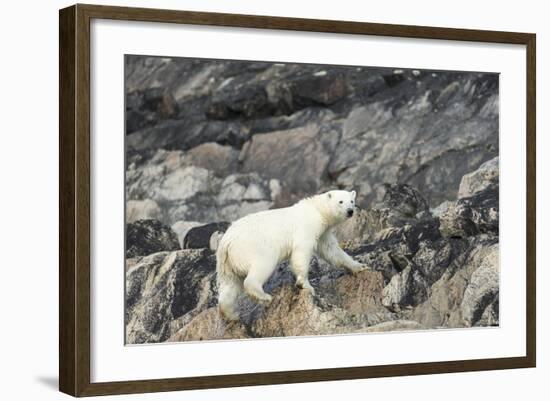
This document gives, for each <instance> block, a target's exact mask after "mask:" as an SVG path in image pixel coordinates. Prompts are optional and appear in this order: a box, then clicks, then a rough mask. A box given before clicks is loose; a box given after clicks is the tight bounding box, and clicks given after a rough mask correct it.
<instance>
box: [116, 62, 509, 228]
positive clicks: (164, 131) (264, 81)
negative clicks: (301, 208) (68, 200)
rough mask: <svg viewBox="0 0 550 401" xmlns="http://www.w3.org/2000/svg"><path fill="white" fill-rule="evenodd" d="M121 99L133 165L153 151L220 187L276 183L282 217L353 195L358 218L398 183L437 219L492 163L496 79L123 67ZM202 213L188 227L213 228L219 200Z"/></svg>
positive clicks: (199, 65) (332, 70)
mask: <svg viewBox="0 0 550 401" xmlns="http://www.w3.org/2000/svg"><path fill="white" fill-rule="evenodd" d="M126 91H127V99H126V104H127V127H128V134H129V135H127V150H128V153H129V154H132V155H138V156H139V157H140V158H141V160H142V161H143V163H146V164H150V162H151V160H152V158H154V157H155V156H154V155H155V153H156V152H158V151H159V150H163V151H177V152H182V153H183V154H187V153H189V154H195V156H193V158H189V160H188V161H186V162H185V163H187V165H189V166H194V167H200V168H204V169H206V170H208V172H211V173H213V174H215V175H216V176H217V177H220V178H222V179H223V178H225V177H227V176H229V175H231V174H242V173H257V174H259V175H260V177H261V179H262V180H264V181H269V180H272V179H277V180H278V181H279V182H280V184H281V187H284V188H285V189H286V191H285V193H284V196H283V197H281V198H280V199H279V201H278V202H277V205H278V206H287V205H289V204H291V203H293V202H294V201H296V200H297V199H299V198H301V197H303V196H304V195H305V194H307V195H310V194H311V193H318V192H322V191H324V190H327V189H333V188H347V189H352V188H353V189H355V190H357V191H358V193H359V194H360V197H359V198H358V202H359V206H361V207H364V208H365V207H370V205H371V204H372V203H373V202H374V203H376V202H380V201H382V196H383V194H384V193H385V190H384V188H383V186H382V184H383V183H401V184H408V185H410V186H412V187H414V188H416V189H417V190H418V191H419V192H420V193H421V194H422V195H423V198H424V199H425V200H426V202H427V204H428V206H429V207H435V206H437V205H439V204H440V203H441V202H443V201H453V200H455V199H456V197H457V189H458V188H459V184H460V182H461V179H462V177H463V176H465V175H466V174H468V173H470V172H472V171H474V170H476V169H477V168H478V167H479V166H480V165H481V164H483V163H484V162H486V161H488V160H490V159H493V158H494V157H496V156H497V155H498V109H499V106H498V105H499V93H498V75H497V74H485V73H465V72H442V71H425V70H422V71H419V70H405V69H402V70H401V69H400V70H396V69H391V68H370V67H346V66H322V65H304V64H281V63H264V62H245V61H220V60H193V59H184V58H159V57H141V56H128V57H127V58H126ZM205 145H208V146H207V147H206V148H204V146H205ZM216 145H220V146H222V148H216V147H215V146H216ZM201 146H202V147H203V148H201ZM197 148H198V149H197ZM218 158H219V160H220V165H219V166H217V165H216V163H215V161H216V160H217V159H218ZM130 159H131V158H128V165H127V169H130V168H131V165H132V163H131V161H130ZM159 167H161V168H164V171H166V172H169V171H171V169H172V166H170V165H163V164H160V165H159ZM163 174H167V173H163V172H162V170H161V171H158V172H157V178H159V179H162V176H163ZM133 177H134V175H132V174H129V175H128V177H127V181H128V185H135V184H136V183H135V182H134V178H133ZM207 177H208V174H205V175H204V177H203V178H201V180H208V178H207ZM203 185H204V186H207V185H208V184H207V183H204V184H203ZM467 185H475V183H472V184H468V183H465V186H464V190H465V191H467V189H466V186H467ZM472 188H473V187H472ZM144 190H145V189H144ZM208 198H209V199H208ZM141 199H143V198H139V197H130V198H129V199H128V200H141ZM149 199H151V200H153V201H155V202H157V203H158V204H159V206H160V207H161V208H162V215H163V216H171V215H172V216H174V215H179V216H178V217H177V218H178V219H181V218H182V216H181V213H176V212H175V211H173V210H172V209H174V208H178V207H179V206H177V205H171V204H167V203H163V202H162V201H160V202H159V199H157V198H155V197H150V198H149ZM203 201H204V202H203V203H202V205H204V206H198V205H197V206H198V208H199V209H203V210H197V209H195V211H196V212H197V213H198V215H199V216H200V217H195V218H192V217H191V218H192V219H193V220H195V221H196V220H200V221H203V222H205V223H211V222H216V221H217V219H218V218H217V217H216V216H214V215H213V214H212V213H211V212H210V211H208V210H207V209H211V208H212V207H213V206H212V205H213V204H214V203H215V200H214V195H213V194H212V193H208V191H207V193H206V194H205V196H204V198H203ZM235 218H236V216H230V217H229V220H234V219H235ZM174 222H175V221H173V220H171V219H170V218H169V217H168V218H167V220H166V223H167V224H169V225H171V224H173V223H174Z"/></svg>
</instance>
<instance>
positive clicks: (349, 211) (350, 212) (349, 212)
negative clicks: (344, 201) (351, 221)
mask: <svg viewBox="0 0 550 401" xmlns="http://www.w3.org/2000/svg"><path fill="white" fill-rule="evenodd" d="M351 216H353V209H348V217H351Z"/></svg>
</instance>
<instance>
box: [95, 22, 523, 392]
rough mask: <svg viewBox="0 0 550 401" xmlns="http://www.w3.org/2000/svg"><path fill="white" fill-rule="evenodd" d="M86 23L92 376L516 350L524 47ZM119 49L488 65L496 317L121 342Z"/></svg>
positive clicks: (519, 340)
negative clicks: (362, 329)
mask: <svg viewBox="0 0 550 401" xmlns="http://www.w3.org/2000/svg"><path fill="white" fill-rule="evenodd" d="M91 32H92V54H91V62H92V76H91V82H92V87H91V89H92V94H91V104H92V123H91V126H92V134H91V137H92V162H91V166H92V171H93V174H92V188H91V194H92V195H91V196H92V214H91V217H92V225H91V228H92V236H91V238H92V259H91V261H92V265H91V269H92V288H91V293H92V308H91V312H92V326H91V330H92V336H91V338H92V369H91V380H92V381H93V382H105V381H120V380H136V379H159V378H167V377H184V376H201V375H204V376H209V375H220V374H233V373H249V372H267V371H284V370H303V369H315V368H328V367H346V366H368V365H385V364H396V363H414V362H430V361H442V360H460V359H482V358H499V357H513V356H524V355H525V273H524V271H523V269H520V268H518V266H522V265H524V264H525V246H524V245H525V243H524V242H523V241H522V242H521V244H518V238H524V237H525V210H526V209H525V164H526V163H525V93H526V89H525V57H526V53H525V46H517V45H494V44H481V43H476V44H472V43H465V42H458V43H457V42H450V41H435V40H431V41H427V40H414V39H406V40H404V39H392V38H379V37H378V38H377V37H358V36H352V35H334V34H332V35H331V34H324V35H320V34H312V33H305V34H304V33H302V34H299V33H289V32H283V31H262V30H250V29H249V30H246V29H239V28H212V27H193V26H191V27H189V26H181V25H174V24H151V23H139V22H137V23H136V22H120V21H110V20H99V21H94V22H92V27H91ZM222 35H223V36H222ZM220 37H223V42H221V41H220V40H219V38H220ZM182 43H185V46H182V45H181V44H182ZM327 50H328V51H327ZM127 53H130V54H148V55H151V54H154V55H160V56H162V55H172V56H177V55H179V56H186V57H212V58H235V59H243V60H250V59H256V60H268V61H295V62H315V63H320V64H328V63H336V62H337V63H341V64H347V65H367V66H370V65H378V66H393V67H414V68H432V69H437V70H439V69H441V70H452V69H456V70H470V71H498V72H499V73H500V77H499V78H500V87H499V92H500V94H501V96H500V148H499V160H500V170H501V171H500V183H501V184H500V188H501V194H500V198H501V201H500V232H501V234H500V238H499V241H500V253H501V281H500V310H501V316H500V322H501V326H500V328H498V329H494V328H493V329H490V328H484V329H469V330H443V331H442V330H439V331H437V332H435V331H424V332H416V333H391V334H387V333H386V334H378V335H365V334H356V335H348V336H341V335H340V336H323V337H321V336H317V337H313V338H305V337H302V338H293V339H290V338H284V339H281V338H278V339H262V340H250V341H234V342H232V343H231V344H227V342H224V343H220V342H207V343H205V342H199V343H189V342H188V343H184V344H170V345H157V346H131V347H124V345H123V341H122V339H123V337H124V325H123V319H122V318H121V317H122V316H123V315H124V310H123V302H122V296H123V294H124V275H123V274H122V272H121V271H120V270H119V269H116V268H113V267H116V266H123V264H124V259H123V256H124V225H123V224H122V222H123V221H124V171H123V170H124V168H123V166H124V157H123V156H124V140H123V139H124V137H123V135H120V134H119V135H117V133H122V132H124V126H123V122H124V121H123V118H121V117H122V113H121V110H123V109H124V92H123V90H121V88H123V87H124V80H123V79H124V76H123V61H124V54H127ZM106 100H107V101H106ZM359 196H361V194H359ZM116 222H118V223H119V224H116ZM410 343H414V344H415V346H414V347H411V346H410ZM449 344H453V346H451V347H450V346H449ZM320 350H322V351H320ZM390 350H391V351H390ZM388 351H390V352H388ZM181 361H186V362H185V363H182V362H181ZM187 361H193V362H191V363H189V362H187ZM213 361H215V363H213Z"/></svg>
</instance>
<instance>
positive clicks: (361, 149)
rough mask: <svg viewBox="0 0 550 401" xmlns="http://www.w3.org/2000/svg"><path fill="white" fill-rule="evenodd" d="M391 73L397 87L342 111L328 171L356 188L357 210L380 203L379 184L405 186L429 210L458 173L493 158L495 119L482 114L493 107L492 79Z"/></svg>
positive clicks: (452, 194)
mask: <svg viewBox="0 0 550 401" xmlns="http://www.w3.org/2000/svg"><path fill="white" fill-rule="evenodd" d="M394 75H396V76H397V77H399V79H398V80H397V81H395V82H396V83H397V84H394V83H391V84H390V87H391V89H386V90H383V91H381V92H379V93H378V94H377V95H376V96H374V99H372V100H373V101H371V102H370V103H369V104H366V105H362V106H360V107H356V108H353V109H352V110H351V112H350V113H349V114H348V116H347V118H346V119H345V121H344V123H343V134H342V140H341V141H340V142H339V144H338V147H337V149H336V151H335V152H334V157H333V159H332V160H331V163H330V166H329V174H330V175H331V176H332V177H334V178H335V179H336V182H337V183H338V184H339V185H341V186H345V187H349V186H351V185H357V184H359V185H360V186H359V188H358V192H359V193H360V194H363V201H362V202H363V203H361V204H360V206H363V207H364V206H367V205H368V204H369V202H372V201H377V200H379V199H380V197H379V196H380V194H379V193H377V190H376V188H375V187H373V186H372V183H379V182H401V183H406V184H410V185H412V186H414V187H416V188H417V189H418V190H419V191H420V192H421V193H422V194H423V195H424V197H425V198H426V200H427V201H428V204H429V205H430V206H435V205H437V204H439V203H441V202H443V201H445V200H454V199H455V198H456V193H457V192H456V191H457V188H458V187H459V183H460V180H461V179H462V176H463V175H464V174H467V173H469V172H471V171H473V170H475V169H476V168H477V167H479V166H480V165H481V164H482V163H483V162H485V161H487V160H490V159H492V158H494V157H495V156H497V154H498V134H497V133H498V119H497V118H495V116H496V114H494V113H493V112H489V111H487V112H482V111H481V110H483V109H484V108H487V110H493V107H492V106H491V105H493V104H494V102H495V96H494V90H495V86H496V85H498V83H497V82H498V81H497V80H496V78H495V77H491V78H489V77H488V76H484V75H476V74H472V75H462V76H460V75H457V76H451V75H448V76H446V77H444V78H443V77H435V78H432V77H427V76H424V77H423V76H420V77H410V78H411V79H410V80H409V79H408V78H409V77H406V76H403V74H392V75H391V76H392V77H393V76H394ZM401 78H403V79H401ZM392 79H393V78H392ZM418 80H420V81H418ZM416 81H418V82H420V84H419V85H417V84H416ZM425 84H427V85H425ZM440 86H441V87H442V89H441V90H440V91H438V90H437V89H435V88H439V87H440ZM437 92H439V93H437ZM391 93H394V94H395V96H396V98H394V99H393V100H391V101H390V100H389V99H390V98H391V95H390V94H391ZM473 93H477V95H476V96H477V97H475V98H472V97H471V96H472V94H473ZM465 98H468V99H471V102H470V103H468V102H464V99H465ZM397 99H400V100H399V101H397ZM392 102H395V103H392ZM392 104H393V105H394V106H390V105H392ZM497 114H498V113H497ZM396 161H399V162H396Z"/></svg>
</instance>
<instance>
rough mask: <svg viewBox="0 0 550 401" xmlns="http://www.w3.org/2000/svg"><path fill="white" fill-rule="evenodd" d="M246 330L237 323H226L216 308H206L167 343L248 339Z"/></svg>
mask: <svg viewBox="0 0 550 401" xmlns="http://www.w3.org/2000/svg"><path fill="white" fill-rule="evenodd" d="M248 337H249V336H248V333H247V332H246V328H245V327H244V326H243V325H242V324H241V323H239V322H234V323H227V322H226V321H225V320H224V319H223V318H222V317H221V315H220V313H219V311H218V308H217V307H213V308H208V309H206V310H205V311H203V312H201V313H199V314H198V315H197V316H195V317H194V318H193V319H191V321H190V322H189V323H187V324H186V325H185V326H184V327H182V328H181V329H180V330H178V331H177V332H176V333H174V334H172V336H171V337H170V338H168V340H166V341H167V342H179V341H203V340H225V339H231V338H239V339H242V338H248Z"/></svg>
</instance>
